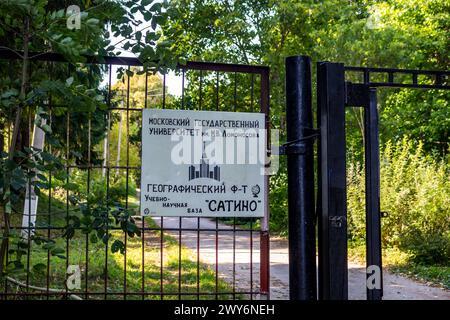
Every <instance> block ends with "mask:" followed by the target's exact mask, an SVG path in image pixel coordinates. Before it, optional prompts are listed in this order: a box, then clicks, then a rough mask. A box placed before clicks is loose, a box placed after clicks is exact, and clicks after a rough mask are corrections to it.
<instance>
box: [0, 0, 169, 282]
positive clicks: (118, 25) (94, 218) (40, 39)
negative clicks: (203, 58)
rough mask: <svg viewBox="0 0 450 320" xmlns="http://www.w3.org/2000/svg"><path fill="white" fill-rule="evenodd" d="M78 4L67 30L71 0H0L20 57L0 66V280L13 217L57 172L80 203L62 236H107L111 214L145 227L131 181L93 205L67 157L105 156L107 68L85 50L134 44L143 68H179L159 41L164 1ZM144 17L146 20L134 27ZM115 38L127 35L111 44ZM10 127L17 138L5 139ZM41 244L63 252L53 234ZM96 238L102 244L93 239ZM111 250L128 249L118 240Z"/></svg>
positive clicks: (79, 160) (92, 161)
mask: <svg viewBox="0 0 450 320" xmlns="http://www.w3.org/2000/svg"><path fill="white" fill-rule="evenodd" d="M71 4H75V5H79V6H80V7H81V10H82V12H81V15H80V20H81V25H80V27H81V28H80V29H71V28H68V27H67V19H68V16H67V12H66V10H67V8H66V6H67V2H66V1H47V0H18V1H10V0H6V1H1V2H0V42H1V43H2V45H1V47H0V48H1V49H2V50H7V51H10V52H12V53H13V54H14V55H15V57H17V60H14V59H11V61H1V62H0V70H1V76H0V152H1V157H0V177H1V180H0V212H1V215H2V217H1V222H2V224H3V226H2V233H3V234H2V240H1V246H0V277H1V276H3V275H4V270H5V267H6V268H9V265H8V266H6V265H5V262H6V256H7V255H8V253H7V248H8V242H10V241H11V244H13V243H15V242H17V243H18V244H20V243H21V242H20V239H19V237H20V236H19V235H18V234H17V232H15V231H14V230H10V227H9V220H10V218H11V214H12V213H13V210H20V209H17V208H19V207H20V206H21V204H22V202H23V199H24V195H25V189H26V187H27V183H29V185H30V188H34V190H35V191H36V193H37V194H39V191H40V189H44V188H46V187H48V186H49V182H48V180H47V179H48V178H49V177H50V174H51V176H52V178H53V182H52V188H55V190H54V191H55V196H58V195H59V194H61V193H64V191H65V192H66V193H67V195H68V197H67V202H68V203H67V205H68V206H69V203H70V205H71V206H74V207H76V208H77V209H73V211H74V212H75V213H74V214H73V215H71V216H69V218H68V221H67V225H66V230H65V233H64V235H63V236H64V237H66V238H68V239H69V238H71V237H73V235H74V233H75V227H76V226H83V228H84V230H85V231H86V232H87V233H90V232H92V231H93V230H94V229H95V230H97V236H98V237H99V238H102V240H103V241H105V240H107V239H108V237H109V233H108V231H107V227H106V230H105V228H104V226H105V225H106V226H108V225H109V224H110V221H109V220H110V219H113V221H111V223H113V224H116V225H118V226H120V229H121V230H122V231H123V232H126V233H127V234H129V235H130V236H133V235H135V234H137V233H138V230H137V228H136V225H135V224H134V221H133V219H132V218H131V215H132V213H133V211H131V210H129V208H127V205H126V204H125V206H123V204H122V203H121V202H123V201H124V199H125V198H127V197H128V194H135V192H136V187H135V186H134V185H133V184H131V185H127V187H124V185H125V182H124V180H123V178H121V179H118V180H117V181H115V182H114V184H113V185H112V188H111V197H109V199H107V200H104V199H103V200H102V201H99V202H92V201H91V199H90V197H89V192H88V191H89V189H88V188H86V189H85V188H84V187H83V186H84V185H86V184H85V183H77V181H76V179H77V177H76V175H77V174H75V175H74V177H73V178H74V179H72V173H73V172H71V173H70V174H68V173H69V169H67V172H64V171H65V170H62V169H64V167H63V165H62V163H61V162H62V161H61V160H62V159H64V164H65V165H66V166H71V165H73V164H77V165H98V164H99V163H100V161H101V160H100V157H99V155H98V154H97V153H96V152H95V150H92V149H93V148H92V146H93V145H97V144H98V143H99V142H101V141H103V139H104V133H105V131H106V128H107V118H106V115H107V111H106V106H107V104H109V102H110V100H111V97H110V96H108V94H107V93H108V91H107V90H105V89H103V88H101V86H100V83H101V77H102V72H104V71H106V67H105V66H101V65H92V64H84V62H86V55H99V56H105V55H109V56H114V55H118V54H120V50H129V51H131V52H133V53H134V54H136V55H137V56H138V57H139V59H140V61H141V62H142V63H143V65H144V69H145V70H153V71H156V70H160V69H164V70H165V69H167V68H173V67H174V66H175V64H176V59H173V56H172V55H171V53H170V49H171V48H170V47H171V41H169V40H164V41H162V40H161V41H160V38H161V31H160V30H159V28H158V25H159V24H161V22H162V21H163V20H164V7H165V6H166V5H167V4H166V2H159V1H158V2H157V3H155V1H147V0H141V1H102V0H94V1H93V2H92V5H91V6H90V7H89V8H87V7H86V5H85V2H84V1H74V2H73V3H71ZM137 13H140V14H137ZM143 23H148V26H146V27H144V28H143V29H141V30H136V29H135V28H134V27H137V26H139V25H141V24H143ZM144 31H145V33H144ZM111 34H113V35H114V37H116V38H117V37H118V38H121V40H119V41H117V42H116V43H112V39H111ZM36 52H56V53H60V54H62V55H63V56H64V58H65V59H66V60H67V61H68V62H69V63H66V64H64V63H47V62H38V63H35V62H33V61H31V60H32V58H33V57H34V56H35V55H36ZM35 64H36V65H35ZM120 72H123V70H121V71H120ZM127 74H128V73H127ZM113 103H114V102H113ZM110 106H111V105H110ZM33 118H34V119H35V121H34V123H35V124H36V126H38V127H40V128H41V129H42V130H43V131H44V132H45V134H46V138H45V140H46V145H47V146H48V148H46V150H45V151H41V150H32V148H30V145H29V144H30V140H31V139H30V135H31V132H30V131H31V130H30V126H29V123H31V121H32V120H31V119H33ZM8 129H11V131H12V137H7V136H6V132H8V131H9V130H8ZM5 142H7V143H5ZM5 148H7V149H8V150H7V151H8V152H7V153H6V152H4V150H5ZM69 176H70V178H69ZM80 176H82V174H80ZM85 181H86V180H85ZM78 182H80V181H78ZM80 214H81V215H80ZM10 231H11V232H10ZM98 232H103V233H102V234H98ZM44 240H45V239H44ZM44 240H43V239H41V241H40V243H41V244H43V245H44V246H47V247H48V248H47V250H49V253H50V254H51V255H55V256H59V257H61V258H63V255H62V251H61V250H60V249H59V248H50V247H49V246H51V244H52V242H49V241H50V240H51V239H46V241H44ZM91 240H94V241H95V236H92V237H91ZM22 249H23V248H19V249H17V250H16V251H15V253H16V258H17V259H16V260H13V261H12V262H11V263H12V264H14V265H15V266H16V267H20V268H21V267H23V264H22V263H21V261H20V260H21V257H22V255H23V254H22V251H23V250H22ZM114 249H117V250H118V251H121V252H123V250H121V247H120V245H119V244H116V245H115V246H114ZM11 250H13V249H11ZM12 253H14V252H12ZM11 263H10V265H11ZM16 269H17V268H16ZM37 269H39V267H37Z"/></svg>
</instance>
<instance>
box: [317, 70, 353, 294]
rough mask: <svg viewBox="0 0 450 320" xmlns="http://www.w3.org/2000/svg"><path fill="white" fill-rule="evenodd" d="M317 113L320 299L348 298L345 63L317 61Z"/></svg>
mask: <svg viewBox="0 0 450 320" xmlns="http://www.w3.org/2000/svg"><path fill="white" fill-rule="evenodd" d="M317 99H318V101H317V107H318V114H320V140H321V143H320V150H319V152H320V160H321V163H320V166H321V169H320V173H321V174H320V178H319V179H320V182H321V184H320V186H319V188H320V193H321V200H322V201H321V202H322V204H321V212H319V217H318V218H319V227H318V231H319V299H321V300H322V299H325V300H345V299H347V298H348V276H347V199H346V172H345V167H346V166H345V159H346V157H345V156H346V148H345V80H344V65H343V64H340V63H330V62H319V63H318V65H317Z"/></svg>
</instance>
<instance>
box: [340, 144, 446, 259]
mask: <svg viewBox="0 0 450 320" xmlns="http://www.w3.org/2000/svg"><path fill="white" fill-rule="evenodd" d="M448 160H449V159H448V158H447V159H441V160H436V157H432V156H430V155H426V154H425V153H424V151H423V148H422V143H420V142H413V141H411V140H409V139H407V138H404V139H403V140H401V141H399V142H396V143H391V142H389V143H387V144H386V145H385V146H384V147H383V148H382V150H381V166H380V170H381V171H380V174H381V195H380V203H381V210H382V211H385V212H387V213H388V216H387V217H386V218H383V219H382V243H383V246H384V247H390V248H399V249H400V250H402V251H404V252H407V253H409V254H410V255H411V258H412V259H413V260H414V261H415V262H419V263H422V264H440V265H449V263H450V164H449V161H448ZM364 179H365V178H364V167H363V165H362V164H361V163H360V162H358V161H356V160H354V159H350V161H349V164H348V170H347V183H348V195H347V199H348V200H347V201H348V203H347V204H348V227H349V229H348V231H349V236H350V239H351V240H352V241H354V242H356V243H358V242H363V241H364V239H365V205H364V203H365V202H364V201H365V199H364V189H365V182H364Z"/></svg>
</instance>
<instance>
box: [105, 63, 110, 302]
mask: <svg viewBox="0 0 450 320" xmlns="http://www.w3.org/2000/svg"><path fill="white" fill-rule="evenodd" d="M108 76H109V78H108V101H107V102H108V113H107V129H106V130H107V131H106V148H107V152H106V163H105V164H106V241H105V267H104V282H105V286H104V293H105V300H106V299H108V247H109V181H110V173H111V168H110V163H109V161H110V158H109V154H110V150H109V143H110V141H109V139H110V133H109V131H110V129H111V128H110V127H111V94H112V91H111V90H112V88H111V77H112V66H111V65H109V66H108Z"/></svg>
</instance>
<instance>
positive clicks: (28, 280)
mask: <svg viewBox="0 0 450 320" xmlns="http://www.w3.org/2000/svg"><path fill="white" fill-rule="evenodd" d="M3 58H5V57H3ZM38 58H39V61H33V63H32V66H33V70H39V72H47V73H48V74H50V75H51V77H52V78H54V79H62V81H63V82H65V85H67V86H69V87H70V86H71V83H72V82H76V83H77V84H79V83H81V84H83V85H84V86H86V87H89V88H92V90H94V91H96V93H97V96H96V97H95V98H94V99H96V100H95V107H92V108H89V106H87V107H86V108H85V109H83V108H81V109H80V108H78V107H75V106H74V105H67V104H66V102H67V101H65V99H64V97H60V96H53V94H46V93H43V96H42V97H41V98H40V99H39V100H37V101H38V102H36V103H35V104H33V105H32V106H31V107H27V108H26V110H25V111H24V113H25V116H26V119H27V120H26V125H27V130H28V132H29V136H28V142H27V143H25V144H24V146H27V147H30V148H31V149H33V146H34V144H35V141H33V138H32V137H33V132H35V131H36V130H37V129H36V126H34V123H37V122H39V121H41V120H42V119H40V118H39V110H41V109H42V110H44V111H45V116H44V112H43V113H42V114H43V115H42V118H43V119H45V121H46V125H48V128H49V130H51V135H49V137H48V141H45V143H44V144H43V146H44V150H43V151H42V152H41V153H40V154H41V155H42V159H40V160H41V161H42V162H43V165H42V167H40V169H41V171H39V169H33V170H34V172H35V174H36V173H38V174H40V175H42V176H43V177H41V178H42V179H45V180H46V181H47V182H48V183H47V187H46V188H44V187H43V188H42V189H41V191H40V192H39V195H36V196H35V198H33V197H30V196H25V192H24V190H18V191H17V192H18V193H19V194H20V192H22V194H20V196H21V197H22V199H24V198H25V201H28V202H29V205H28V206H24V203H23V202H24V200H22V202H21V203H20V205H17V206H16V207H15V208H14V210H13V214H12V215H11V219H10V220H11V221H10V230H11V232H12V233H15V234H17V235H18V234H21V235H20V236H17V237H16V238H14V237H12V238H11V240H10V241H9V247H10V250H9V254H8V261H9V262H11V261H16V262H17V261H18V259H17V256H18V255H20V257H21V259H20V260H21V261H22V262H23V266H22V267H23V268H16V269H17V270H19V269H21V270H22V272H19V271H18V272H12V273H8V275H7V277H6V278H5V282H4V284H3V285H2V291H1V299H61V298H64V299H161V300H162V299H260V298H268V292H269V285H268V284H269V281H268V279H269V252H268V249H269V241H268V209H267V205H268V202H267V193H266V194H265V195H264V196H265V197H266V201H265V203H266V208H265V217H264V218H262V219H259V218H203V217H202V218H200V217H145V218H143V217H141V216H140V215H139V205H140V203H139V195H140V190H139V187H138V186H140V179H141V177H140V174H141V171H140V170H141V124H142V110H143V109H145V108H160V109H179V110H211V111H232V112H262V113H265V115H266V124H267V128H268V127H269V126H268V119H269V118H268V115H269V88H268V76H269V73H268V72H269V70H268V68H266V67H259V66H244V65H230V64H216V63H202V62H188V63H187V64H186V65H184V66H180V67H179V69H178V70H177V72H176V73H177V74H178V78H177V79H175V78H174V77H173V76H172V75H170V77H169V75H165V74H159V73H153V72H145V71H144V70H143V69H142V67H141V66H140V63H139V61H138V60H137V59H132V58H124V59H115V58H112V59H111V58H106V59H103V60H102V61H104V62H102V63H88V64H73V63H68V62H65V61H64V60H63V59H62V58H61V57H60V56H56V55H48V54H42V55H38ZM11 61H12V60H11ZM9 63H10V61H9V60H3V61H2V62H1V67H2V69H3V68H8V64H9ZM14 63H15V62H14ZM118 68H121V70H119V71H120V72H119V74H121V76H118V77H117V79H116V74H117V69H118ZM174 79H175V80H174ZM169 81H179V82H180V85H179V87H180V90H179V91H180V92H179V94H174V93H171V92H169V90H168V89H169V87H168V82H169ZM76 93H77V90H76V88H74V89H73V94H74V95H76ZM99 96H100V97H103V98H102V99H99V98H98V97H99ZM84 98H85V97H82V96H80V105H82V104H83V99H84ZM90 99H92V97H91V98H90ZM71 101H73V100H71ZM25 116H22V117H25ZM2 117H4V119H2V120H3V121H4V123H5V124H7V125H5V130H4V132H5V133H6V134H5V135H2V137H4V140H5V141H6V145H5V150H7V149H8V146H9V145H10V143H11V138H10V136H11V130H12V128H13V127H12V118H13V117H14V113H13V110H11V114H10V115H7V117H6V118H5V116H4V115H2ZM38 127H42V123H41V124H40V126H38ZM50 140H51V141H50ZM55 159H59V161H60V163H59V164H58V162H57V161H56V160H55ZM60 159H62V161H61V160H60ZM36 171H39V172H36ZM32 176H33V175H30V176H29V177H28V184H27V186H28V189H29V190H28V191H29V194H32V192H31V189H32V186H33V185H34V184H33V178H32ZM265 183H266V186H267V187H268V178H267V177H266V178H265ZM33 204H36V205H37V209H36V213H33V212H34V211H33V210H34V209H33ZM24 208H27V209H26V210H25V209H24ZM23 217H26V218H25V219H22V218H23ZM27 219H28V221H26V220H27ZM2 222H3V223H4V222H5V221H2ZM24 231H25V236H24V233H23V232H24ZM11 248H14V250H11ZM8 261H7V264H8V263H9V262H8Z"/></svg>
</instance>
